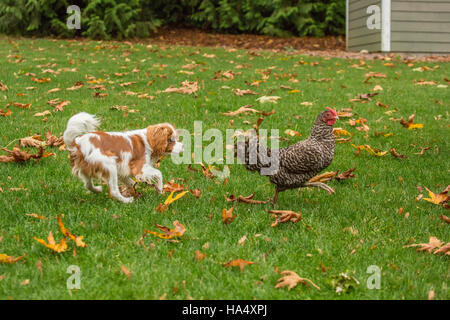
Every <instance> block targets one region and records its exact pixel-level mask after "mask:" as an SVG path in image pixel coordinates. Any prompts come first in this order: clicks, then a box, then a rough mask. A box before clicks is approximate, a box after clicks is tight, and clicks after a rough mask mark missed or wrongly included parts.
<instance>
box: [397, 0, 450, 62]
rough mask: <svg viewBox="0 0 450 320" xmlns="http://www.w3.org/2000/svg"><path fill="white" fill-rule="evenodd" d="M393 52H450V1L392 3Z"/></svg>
mask: <svg viewBox="0 0 450 320" xmlns="http://www.w3.org/2000/svg"><path fill="white" fill-rule="evenodd" d="M391 51H399V52H400V51H404V52H436V53H446V52H450V0H446V1H445V0H440V1H439V0H420V1H419V0H409V1H405V0H392V2H391Z"/></svg>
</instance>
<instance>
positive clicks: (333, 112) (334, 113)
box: [327, 107, 337, 116]
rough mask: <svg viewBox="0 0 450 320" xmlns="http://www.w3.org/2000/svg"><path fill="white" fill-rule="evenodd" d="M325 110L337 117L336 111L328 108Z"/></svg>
mask: <svg viewBox="0 0 450 320" xmlns="http://www.w3.org/2000/svg"><path fill="white" fill-rule="evenodd" d="M327 109H328V110H329V111H331V113H332V114H333V115H335V116H337V112H336V110H334V109H331V108H330V107H327Z"/></svg>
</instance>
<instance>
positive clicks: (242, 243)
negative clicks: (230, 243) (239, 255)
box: [238, 235, 247, 246]
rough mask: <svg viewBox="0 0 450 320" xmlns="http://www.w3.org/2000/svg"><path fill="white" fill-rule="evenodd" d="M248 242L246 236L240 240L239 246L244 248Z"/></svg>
mask: <svg viewBox="0 0 450 320" xmlns="http://www.w3.org/2000/svg"><path fill="white" fill-rule="evenodd" d="M246 240H247V236H246V235H244V236H243V237H242V238H240V239H239V241H238V246H243V245H244V243H245V241H246Z"/></svg>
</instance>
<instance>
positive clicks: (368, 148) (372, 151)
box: [352, 144, 387, 157]
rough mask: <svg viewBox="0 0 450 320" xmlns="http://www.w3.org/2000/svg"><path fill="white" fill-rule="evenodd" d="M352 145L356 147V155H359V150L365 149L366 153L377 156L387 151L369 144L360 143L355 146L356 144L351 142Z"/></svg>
mask: <svg viewBox="0 0 450 320" xmlns="http://www.w3.org/2000/svg"><path fill="white" fill-rule="evenodd" d="M352 146H353V147H355V148H356V154H357V155H359V153H360V151H361V150H365V151H367V152H368V153H370V154H371V155H374V156H377V157H382V156H384V155H386V154H387V151H382V150H380V149H374V148H372V147H371V146H369V145H368V144H365V145H361V146H356V145H354V144H352Z"/></svg>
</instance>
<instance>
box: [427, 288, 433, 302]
mask: <svg viewBox="0 0 450 320" xmlns="http://www.w3.org/2000/svg"><path fill="white" fill-rule="evenodd" d="M433 299H434V290H430V291H428V300H433Z"/></svg>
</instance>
